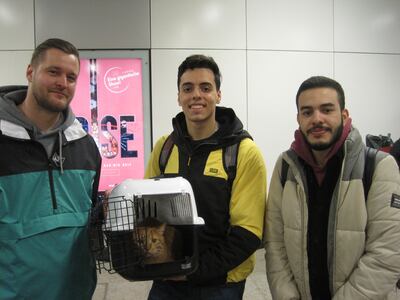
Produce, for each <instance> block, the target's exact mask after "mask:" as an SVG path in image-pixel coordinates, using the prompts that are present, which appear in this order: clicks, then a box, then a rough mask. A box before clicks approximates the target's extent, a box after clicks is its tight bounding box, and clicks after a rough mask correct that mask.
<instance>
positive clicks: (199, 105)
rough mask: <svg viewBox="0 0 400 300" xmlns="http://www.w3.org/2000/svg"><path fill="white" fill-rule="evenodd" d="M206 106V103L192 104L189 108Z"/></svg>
mask: <svg viewBox="0 0 400 300" xmlns="http://www.w3.org/2000/svg"><path fill="white" fill-rule="evenodd" d="M203 107H204V105H202V104H192V105H189V108H190V109H201V108H203Z"/></svg>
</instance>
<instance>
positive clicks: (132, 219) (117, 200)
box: [90, 177, 204, 281]
mask: <svg viewBox="0 0 400 300" xmlns="http://www.w3.org/2000/svg"><path fill="white" fill-rule="evenodd" d="M99 210H100V212H99ZM203 224H204V221H203V219H202V218H200V217H198V216H197V209H196V203H195V199H194V195H193V191H192V188H191V185H190V183H189V182H188V181H187V180H186V179H184V178H182V177H176V178H157V179H143V180H133V179H127V180H125V181H123V182H122V183H121V184H119V185H117V186H116V187H115V188H114V189H113V190H112V191H111V194H110V195H109V197H108V199H107V200H104V201H103V205H102V207H101V208H100V209H99V207H97V208H94V210H93V211H92V217H91V230H90V232H91V249H92V251H93V252H95V255H96V257H97V258H98V259H97V268H98V270H99V271H101V270H102V269H104V270H107V271H108V272H110V273H113V272H117V273H118V274H120V275H121V276H122V277H124V278H125V279H128V280H133V281H138V280H153V279H160V278H167V277H170V276H177V275H187V274H190V273H191V272H193V271H194V270H195V269H196V268H197V263H198V253H197V251H198V250H197V239H196V228H195V227H196V226H197V225H203Z"/></svg>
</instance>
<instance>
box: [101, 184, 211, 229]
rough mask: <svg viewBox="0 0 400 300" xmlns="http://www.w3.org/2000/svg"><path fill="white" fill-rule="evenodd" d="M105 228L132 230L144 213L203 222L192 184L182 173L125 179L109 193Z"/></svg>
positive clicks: (189, 222)
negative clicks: (164, 176)
mask: <svg viewBox="0 0 400 300" xmlns="http://www.w3.org/2000/svg"><path fill="white" fill-rule="evenodd" d="M106 206H107V208H106V211H107V213H106V222H105V224H104V227H105V228H104V229H105V230H111V231H122V230H133V229H134V227H135V226H137V224H138V223H139V222H140V220H143V219H144V218H145V217H156V218H157V219H159V220H160V221H161V222H165V223H167V224H173V225H203V224H204V220H203V218H201V217H199V216H198V215H197V208H196V202H195V199H194V194H193V190H192V186H191V185H190V183H189V181H187V180H186V179H184V178H182V177H174V178H155V179H126V180H124V181H122V182H121V183H120V184H118V185H117V186H116V187H114V188H113V190H112V191H111V193H110V196H109V198H108V201H107V204H106Z"/></svg>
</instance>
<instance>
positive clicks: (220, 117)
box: [172, 106, 251, 147]
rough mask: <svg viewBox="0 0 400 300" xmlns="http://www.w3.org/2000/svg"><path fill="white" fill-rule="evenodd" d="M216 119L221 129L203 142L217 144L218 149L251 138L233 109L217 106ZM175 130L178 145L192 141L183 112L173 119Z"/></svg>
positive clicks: (174, 136)
mask: <svg viewBox="0 0 400 300" xmlns="http://www.w3.org/2000/svg"><path fill="white" fill-rule="evenodd" d="M215 119H216V120H217V122H218V125H219V129H218V131H217V132H216V133H214V134H213V135H212V136H210V137H209V138H207V139H205V140H203V141H202V142H207V143H208V144H209V145H212V144H215V145H216V146H217V145H218V147H221V145H222V146H228V145H232V144H235V143H237V142H239V141H240V140H242V139H244V138H251V136H250V134H249V133H248V132H247V131H246V130H244V129H243V124H242V122H241V121H240V120H239V118H238V117H237V116H236V114H235V112H234V111H233V109H231V108H227V107H222V106H217V107H216V111H215ZM172 126H173V128H174V132H173V138H174V141H175V142H176V143H182V142H183V141H184V140H186V141H190V140H191V137H190V136H189V133H188V131H187V126H186V119H185V115H184V113H183V112H180V113H178V114H177V115H176V117H175V118H173V119H172Z"/></svg>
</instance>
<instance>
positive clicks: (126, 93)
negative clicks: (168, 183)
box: [71, 58, 144, 191]
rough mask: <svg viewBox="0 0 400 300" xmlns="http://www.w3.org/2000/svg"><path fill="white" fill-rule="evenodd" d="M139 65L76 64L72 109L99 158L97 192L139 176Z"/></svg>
mask: <svg viewBox="0 0 400 300" xmlns="http://www.w3.org/2000/svg"><path fill="white" fill-rule="evenodd" d="M141 70H142V61H141V59H138V58H122V59H119V58H115V59H109V58H92V59H81V71H80V74H79V78H78V83H77V87H76V92H75V97H74V99H73V101H72V102H71V107H72V110H73V111H74V113H75V115H76V116H77V118H78V120H79V121H80V122H81V124H82V126H83V128H84V129H85V130H86V131H87V132H89V133H90V134H91V135H92V136H93V138H94V140H95V141H96V144H97V146H98V147H99V151H100V153H101V156H102V158H103V164H102V169H101V179H100V187H99V190H100V191H104V190H106V189H109V188H111V187H113V186H114V185H115V184H118V183H120V182H121V181H122V180H124V179H126V178H137V179H139V178H143V176H144V141H143V134H144V133H143V97H142V73H141V72H142V71H141Z"/></svg>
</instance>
